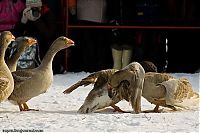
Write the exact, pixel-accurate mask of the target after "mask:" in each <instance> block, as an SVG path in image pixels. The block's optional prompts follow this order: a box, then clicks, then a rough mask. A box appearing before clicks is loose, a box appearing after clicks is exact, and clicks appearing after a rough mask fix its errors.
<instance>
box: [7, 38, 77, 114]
mask: <svg viewBox="0 0 200 133" xmlns="http://www.w3.org/2000/svg"><path fill="white" fill-rule="evenodd" d="M73 45H74V42H73V41H72V40H70V39H68V38H66V37H64V36H61V37H59V38H57V39H56V40H55V41H54V42H53V43H52V45H51V46H50V48H49V50H48V51H47V53H46V55H45V57H44V58H43V60H42V62H41V64H40V66H38V67H37V68H34V69H29V70H28V69H26V70H19V71H15V72H13V73H12V75H13V78H14V81H15V86H14V90H13V92H12V94H11V95H10V96H9V98H8V99H9V100H10V101H12V103H15V104H18V106H19V109H20V111H29V110H33V109H29V107H28V105H27V104H26V102H27V101H28V100H30V99H31V98H33V97H36V96H38V95H40V94H42V93H45V92H46V91H47V89H48V88H49V87H50V85H51V84H52V81H53V72H52V61H53V58H54V56H55V55H56V53H57V52H58V51H60V50H62V49H64V48H68V47H70V46H73ZM13 101H14V102H13Z"/></svg>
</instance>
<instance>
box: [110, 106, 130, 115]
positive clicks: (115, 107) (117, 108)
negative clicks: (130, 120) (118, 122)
mask: <svg viewBox="0 0 200 133" xmlns="http://www.w3.org/2000/svg"><path fill="white" fill-rule="evenodd" d="M111 107H113V108H114V111H113V112H121V113H130V112H128V111H123V110H121V109H120V108H119V107H118V106H116V105H111Z"/></svg>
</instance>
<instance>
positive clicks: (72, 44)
mask: <svg viewBox="0 0 200 133" xmlns="http://www.w3.org/2000/svg"><path fill="white" fill-rule="evenodd" d="M67 44H68V45H69V46H75V45H74V41H72V40H71V39H67Z"/></svg>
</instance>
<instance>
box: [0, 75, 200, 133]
mask: <svg viewBox="0 0 200 133" xmlns="http://www.w3.org/2000/svg"><path fill="white" fill-rule="evenodd" d="M87 75H89V73H85V72H79V73H72V72H69V73H66V74H62V75H55V76H54V82H53V84H52V86H51V88H49V90H48V91H47V92H46V93H44V94H41V95H39V96H38V97H35V98H33V99H31V100H30V101H28V105H29V106H30V108H35V109H39V111H29V112H20V111H19V109H18V106H16V105H13V104H11V103H10V102H8V101H5V102H2V103H0V132H3V131H11V130H12V131H21V132H23V131H28V130H30V131H38V130H41V131H44V132H52V131H53V132H90V131H91V132H199V131H200V130H199V123H200V122H199V109H200V108H199V105H196V107H194V109H192V110H184V111H179V112H169V111H168V112H164V113H140V114H133V113H118V112H113V109H112V108H111V107H108V108H106V109H104V110H101V111H98V112H95V113H90V114H78V113H77V110H78V109H79V107H80V106H81V105H82V104H83V102H84V99H85V97H86V96H87V94H88V92H89V91H90V90H91V89H92V87H93V86H92V85H90V86H87V87H79V88H78V89H77V90H75V91H73V92H72V93H71V94H69V95H64V94H63V93H62V92H63V91H64V90H65V89H66V88H67V87H69V86H71V85H72V84H74V83H76V82H77V81H78V80H80V79H82V78H84V77H86V76H87ZM172 75H174V76H175V77H177V78H179V77H186V78H187V79H189V81H190V82H191V83H192V86H193V89H194V90H195V91H196V92H199V90H200V87H199V86H200V74H199V73H196V74H185V73H176V74H172ZM117 105H118V106H119V107H120V108H121V109H123V110H127V111H132V108H131V106H130V105H129V103H127V102H126V101H121V102H119V103H118V104H117ZM153 108H154V105H152V104H150V103H148V102H147V101H146V100H145V99H144V98H142V110H146V109H147V110H148V109H149V110H150V109H153ZM161 108H162V107H161ZM165 109H166V108H165ZM166 110H167V109H166Z"/></svg>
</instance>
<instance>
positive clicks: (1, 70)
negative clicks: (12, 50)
mask: <svg viewBox="0 0 200 133" xmlns="http://www.w3.org/2000/svg"><path fill="white" fill-rule="evenodd" d="M14 39H15V37H14V36H13V35H12V33H11V32H10V31H3V32H2V33H0V102H2V101H4V100H5V99H7V98H8V97H9V95H10V94H11V93H12V91H13V89H14V81H13V77H12V74H11V72H10V70H9V68H8V66H7V65H6V63H5V60H4V56H5V51H6V49H7V47H8V45H9V44H10V43H11V41H14Z"/></svg>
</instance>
